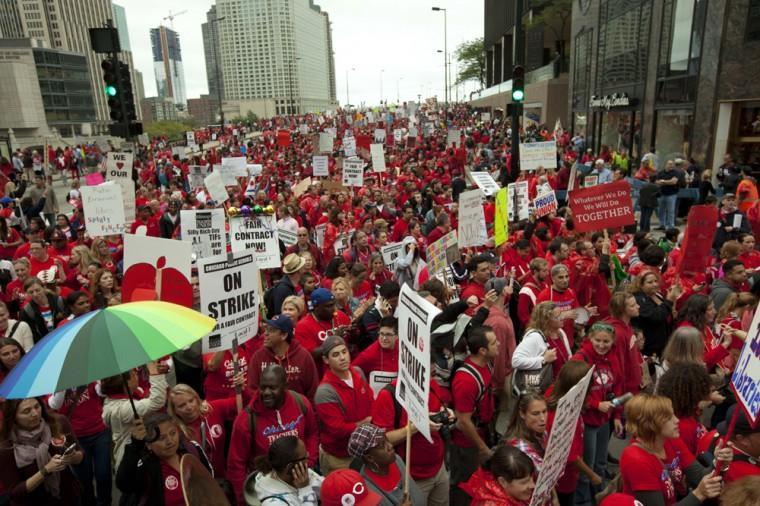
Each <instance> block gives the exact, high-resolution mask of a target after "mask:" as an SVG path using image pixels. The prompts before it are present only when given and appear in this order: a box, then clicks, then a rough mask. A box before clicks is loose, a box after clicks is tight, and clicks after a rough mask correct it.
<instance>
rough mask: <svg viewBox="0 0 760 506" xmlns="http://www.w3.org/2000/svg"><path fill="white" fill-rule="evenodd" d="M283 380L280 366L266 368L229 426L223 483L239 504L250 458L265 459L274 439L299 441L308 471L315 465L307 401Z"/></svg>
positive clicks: (311, 414) (313, 427)
mask: <svg viewBox="0 0 760 506" xmlns="http://www.w3.org/2000/svg"><path fill="white" fill-rule="evenodd" d="M286 380H287V375H286V374H285V369H283V368H282V367H281V366H279V365H270V366H267V368H266V369H264V372H263V373H262V374H261V380H260V381H259V390H258V392H256V394H254V396H253V399H252V400H251V403H250V404H249V405H248V406H247V407H246V408H245V409H244V410H243V411H241V412H240V413H239V414H238V416H237V418H235V422H234V423H233V425H232V437H231V439H230V447H229V455H228V456H227V479H228V480H229V481H230V483H231V484H232V488H233V490H234V491H235V494H236V495H237V497H238V500H239V501H242V499H243V483H244V482H245V478H246V476H248V475H249V474H250V473H251V472H252V471H253V470H254V465H253V458H254V457H255V456H257V455H266V454H267V451H268V450H269V446H270V445H271V444H272V443H273V442H274V441H276V440H277V439H278V438H281V437H283V436H296V437H298V438H299V439H301V440H302V441H303V442H304V444H305V445H306V450H307V451H308V452H309V467H314V466H315V464H316V461H317V454H318V436H317V421H316V418H315V415H314V410H313V408H312V406H311V403H310V402H309V400H308V399H306V398H305V397H304V396H302V395H301V394H299V393H297V392H294V391H292V390H288V389H287V386H286ZM240 504H245V503H244V502H241V503H240Z"/></svg>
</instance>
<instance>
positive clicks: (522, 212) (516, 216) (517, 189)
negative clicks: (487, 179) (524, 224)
mask: <svg viewBox="0 0 760 506" xmlns="http://www.w3.org/2000/svg"><path fill="white" fill-rule="evenodd" d="M507 192H508V194H509V196H508V199H507V200H508V201H509V206H507V216H508V219H509V221H510V222H515V221H522V220H527V219H528V218H529V217H530V199H529V198H528V182H527V181H519V182H517V183H510V184H508V185H507Z"/></svg>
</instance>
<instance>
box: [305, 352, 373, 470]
mask: <svg viewBox="0 0 760 506" xmlns="http://www.w3.org/2000/svg"><path fill="white" fill-rule="evenodd" d="M351 380H352V382H353V387H350V386H348V384H347V383H346V382H345V381H343V380H342V379H340V378H338V377H337V376H336V375H335V374H334V373H333V372H332V370H330V369H327V370H326V371H325V376H324V378H322V383H320V384H319V387H317V394H316V395H315V396H314V405H315V406H316V411H317V415H318V416H319V429H320V437H319V442H320V444H321V445H322V448H323V449H324V450H325V451H326V452H327V453H329V454H330V455H333V456H335V457H342V458H345V457H348V438H349V437H350V436H351V433H352V432H353V431H354V429H356V422H358V421H360V420H363V419H364V418H367V417H368V416H370V415H371V414H372V401H373V397H372V389H370V387H369V384H367V380H366V379H365V378H364V374H363V373H362V372H361V370H360V369H357V368H355V367H352V368H351Z"/></svg>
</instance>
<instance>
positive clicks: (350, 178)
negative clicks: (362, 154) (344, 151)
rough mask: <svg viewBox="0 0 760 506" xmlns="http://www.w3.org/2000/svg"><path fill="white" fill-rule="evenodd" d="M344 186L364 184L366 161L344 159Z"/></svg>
mask: <svg viewBox="0 0 760 506" xmlns="http://www.w3.org/2000/svg"><path fill="white" fill-rule="evenodd" d="M343 186H364V161H362V160H349V159H346V160H343Z"/></svg>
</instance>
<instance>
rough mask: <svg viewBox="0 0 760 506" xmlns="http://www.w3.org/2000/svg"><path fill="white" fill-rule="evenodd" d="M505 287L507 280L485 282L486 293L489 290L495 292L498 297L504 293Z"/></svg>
mask: <svg viewBox="0 0 760 506" xmlns="http://www.w3.org/2000/svg"><path fill="white" fill-rule="evenodd" d="M506 286H507V280H506V279H505V278H491V279H489V280H488V281H486V286H485V290H486V293H488V292H490V291H491V290H496V293H497V294H498V295H501V292H502V291H504V287H506Z"/></svg>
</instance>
